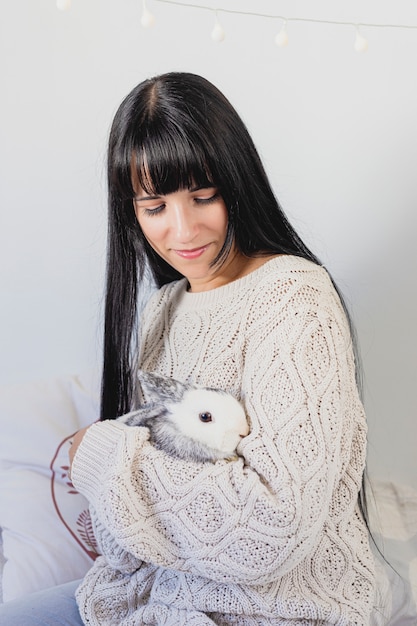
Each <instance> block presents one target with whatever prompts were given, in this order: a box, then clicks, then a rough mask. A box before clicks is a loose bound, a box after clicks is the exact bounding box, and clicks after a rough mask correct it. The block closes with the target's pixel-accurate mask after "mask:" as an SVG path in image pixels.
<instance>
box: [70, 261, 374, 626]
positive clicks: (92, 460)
mask: <svg viewBox="0 0 417 626" xmlns="http://www.w3.org/2000/svg"><path fill="white" fill-rule="evenodd" d="M144 320H145V321H144V323H143V326H142V340H141V357H140V365H141V367H142V368H143V369H145V370H149V371H155V372H159V373H161V374H163V375H166V376H172V377H174V378H177V379H178V380H183V381H194V382H197V383H200V384H203V385H209V386H214V387H220V388H224V389H226V390H228V391H229V392H231V393H233V394H234V395H235V396H236V397H237V398H239V399H240V400H242V401H243V403H244V405H245V408H246V412H247V415H248V418H249V421H250V427H251V432H250V434H249V436H247V437H246V438H244V439H243V440H242V443H241V444H240V448H239V449H238V451H239V453H240V455H241V456H240V458H239V460H237V461H232V462H226V461H220V462H217V463H215V464H211V463H207V464H197V463H192V462H185V461H181V460H179V459H176V458H172V457H169V456H167V455H166V454H165V453H164V452H162V451H158V450H156V449H154V448H153V447H152V446H151V444H150V443H149V441H148V430H147V429H146V428H131V427H127V426H124V425H122V424H119V423H117V422H116V421H113V420H110V421H106V422H99V423H97V424H95V425H93V426H92V427H91V428H90V429H89V430H88V432H87V434H86V436H85V437H84V439H83V441H82V443H81V446H80V447H79V449H78V451H77V454H76V457H75V461H74V464H73V468H72V478H73V482H74V485H75V486H76V488H77V489H78V490H79V491H80V492H81V493H83V494H84V495H85V496H86V497H87V498H88V500H89V502H90V505H91V514H92V519H93V522H94V525H95V533H96V537H97V541H98V544H99V548H100V550H101V553H102V556H100V557H99V558H98V559H97V560H96V562H95V563H94V565H93V567H92V569H91V570H90V572H89V573H88V574H87V576H86V577H85V579H84V581H83V582H82V584H81V586H80V588H79V590H78V592H77V600H78V603H79V607H80V612H81V615H82V617H83V620H84V621H85V623H86V624H89V625H96V624H100V625H101V626H102V625H109V626H128V625H129V626H133V625H139V624H149V625H155V626H156V625H158V626H159V625H162V624H164V625H166V626H168V625H169V626H181V625H187V626H190V625H193V626H201V625H203V624H217V625H219V626H220V625H221V626H226V625H231V624H233V625H239V626H255V625H256V626H267V625H274V626H278V625H280V626H284V625H285V626H313V625H314V626H328V625H331V624H332V625H337V626H353V625H356V626H359V625H360V626H365V625H368V624H369V621H370V612H371V608H372V604H373V601H374V586H375V584H374V568H373V559H372V556H371V553H370V550H369V545H368V538H367V532H366V529H365V526H364V523H363V521H362V519H361V517H360V515H359V513H358V509H357V496H358V491H359V488H360V484H361V478H362V471H363V468H364V462H365V448H366V424H365V417H364V412H363V408H362V405H361V402H360V400H359V397H358V393H357V388H356V384H355V372H354V360H353V354H352V346H351V338H350V334H349V330H348V326H347V322H346V319H345V315H344V313H343V310H342V308H341V305H340V301H339V299H338V297H337V294H336V292H335V290H334V288H333V286H332V284H331V282H330V280H329V278H328V275H327V273H326V271H325V270H324V269H323V268H321V267H318V266H316V265H314V264H312V263H310V262H308V261H306V260H303V259H299V258H296V257H292V256H280V257H276V258H274V259H272V260H270V261H268V262H266V263H265V264H264V265H263V266H262V267H260V268H259V269H257V270H255V271H254V272H253V273H251V274H249V275H248V276H245V277H244V278H241V279H239V280H236V281H235V282H232V283H230V284H228V285H226V286H224V287H220V288H218V289H214V290H211V291H207V292H201V293H188V292H187V291H186V282H185V280H182V281H179V282H177V283H171V284H169V285H167V286H165V287H163V288H162V289H161V290H159V291H158V292H157V293H156V294H155V295H154V296H153V297H152V299H151V300H150V302H149V304H148V306H147V308H146V310H145V315H144Z"/></svg>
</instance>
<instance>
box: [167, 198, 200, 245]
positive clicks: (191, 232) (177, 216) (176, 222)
mask: <svg viewBox="0 0 417 626" xmlns="http://www.w3.org/2000/svg"><path fill="white" fill-rule="evenodd" d="M172 229H173V232H174V235H175V237H176V239H177V241H178V242H180V243H187V242H188V241H191V240H192V239H193V238H194V236H195V232H196V224H195V220H194V217H193V215H192V211H190V210H188V208H187V207H185V206H175V207H174V208H173V218H172Z"/></svg>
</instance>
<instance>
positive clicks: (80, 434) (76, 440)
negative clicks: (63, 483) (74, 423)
mask: <svg viewBox="0 0 417 626" xmlns="http://www.w3.org/2000/svg"><path fill="white" fill-rule="evenodd" d="M90 426H91V424H90ZM90 426H86V427H85V428H82V429H81V430H79V431H78V432H76V433H75V435H74V437H73V438H72V443H71V447H70V449H69V452H68V455H69V461H70V476H71V470H72V462H73V460H74V457H75V453H76V452H77V450H78V446H79V445H80V443H81V442H82V440H83V437H84V435H85V433H86V432H87V430H88V429H89V428H90Z"/></svg>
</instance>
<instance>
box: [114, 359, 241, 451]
mask: <svg viewBox="0 0 417 626" xmlns="http://www.w3.org/2000/svg"><path fill="white" fill-rule="evenodd" d="M138 379H139V382H140V385H141V388H142V394H143V396H144V398H145V404H144V405H143V406H141V407H140V408H139V409H138V410H136V411H132V412H131V413H128V414H126V415H123V416H121V417H119V418H118V420H119V421H122V422H123V423H124V424H127V425H128V426H146V427H148V428H149V431H150V441H151V443H152V444H153V445H154V446H155V447H157V448H159V449H161V450H165V452H168V453H169V454H172V455H174V456H177V457H180V458H182V459H185V460H191V461H198V462H202V461H212V462H214V461H216V460H218V459H228V460H232V459H233V458H236V447H237V445H238V444H239V443H240V441H241V439H242V437H245V436H246V435H248V433H249V426H248V423H247V420H246V415H245V412H244V409H243V407H242V405H241V404H240V403H239V402H238V401H237V400H236V398H234V397H233V396H232V395H230V394H228V393H226V392H225V391H222V390H220V389H211V388H207V387H199V386H196V385H191V384H184V383H181V382H179V381H177V380H174V379H172V378H164V377H162V376H159V375H156V374H151V373H149V372H143V371H139V372H138Z"/></svg>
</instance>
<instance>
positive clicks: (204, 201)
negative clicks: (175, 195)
mask: <svg viewBox="0 0 417 626" xmlns="http://www.w3.org/2000/svg"><path fill="white" fill-rule="evenodd" d="M219 197H220V194H219V192H218V191H216V193H214V194H213V195H211V196H208V197H201V198H194V201H195V202H196V203H197V204H211V203H212V202H216V200H218V199H219Z"/></svg>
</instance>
